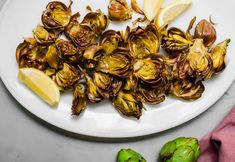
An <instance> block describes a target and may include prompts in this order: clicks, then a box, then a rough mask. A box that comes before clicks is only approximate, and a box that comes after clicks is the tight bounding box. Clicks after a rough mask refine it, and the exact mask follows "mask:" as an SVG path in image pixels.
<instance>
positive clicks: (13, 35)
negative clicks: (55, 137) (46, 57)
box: [0, 0, 235, 138]
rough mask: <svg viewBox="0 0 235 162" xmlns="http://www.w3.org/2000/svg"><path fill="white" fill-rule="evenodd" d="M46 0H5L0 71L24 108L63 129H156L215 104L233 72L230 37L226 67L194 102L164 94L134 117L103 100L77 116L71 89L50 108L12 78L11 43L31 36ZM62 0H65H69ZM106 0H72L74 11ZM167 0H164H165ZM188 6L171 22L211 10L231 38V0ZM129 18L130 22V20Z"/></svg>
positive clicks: (116, 134) (127, 133)
mask: <svg viewBox="0 0 235 162" xmlns="http://www.w3.org/2000/svg"><path fill="white" fill-rule="evenodd" d="M48 2H49V0H33V1H32V0H20V1H19V0H8V1H7V3H6V4H5V5H4V7H3V9H2V11H1V14H0V35H1V38H0V47H1V52H0V58H1V60H0V74H1V78H2V80H3V82H4V84H5V85H6V87H7V88H8V90H9V91H10V92H11V94H12V95H13V96H14V97H15V98H16V100H17V101H19V102H20V103H21V104H22V105H23V106H24V107H25V108H26V109H27V110H29V111H30V112H32V113H33V114H35V115H36V116H38V117H39V118H41V119H43V120H44V121H46V122H48V123H50V124H52V125H54V126H56V127H58V128H61V129H64V130H67V131H70V132H73V133H77V134H83V135H89V136H96V137H111V138H123V137H134V136H142V135H148V134H153V133H157V132H160V131H163V130H166V129H169V128H172V127H175V126H178V125H180V124H182V123H185V122H187V121H188V120H190V119H192V118H194V117H196V116H198V115H199V114H201V113H202V112H204V111H205V110H207V109H208V108H209V107H210V106H211V105H212V104H214V103H215V102H216V101H217V100H218V99H219V98H220V97H221V96H222V95H223V94H224V93H225V92H226V90H227V89H228V87H229V86H230V84H231V83H232V81H233V80H234V77H235V72H234V70H235V54H234V53H235V49H234V47H235V46H232V43H233V42H232V43H231V45H230V47H229V49H228V54H227V68H226V69H225V71H224V72H223V73H221V74H220V75H219V76H218V77H216V78H214V79H213V80H210V81H206V82H205V86H206V91H205V93H204V94H203V96H202V98H200V99H199V100H197V101H194V102H184V101H181V100H175V99H171V98H167V100H166V101H165V102H164V103H162V104H160V105H158V106H153V107H149V106H146V107H147V109H148V110H147V111H144V112H143V116H142V117H141V119H140V120H139V121H136V120H132V119H126V118H123V117H121V116H120V114H119V113H117V111H116V110H115V109H114V108H113V106H112V105H111V104H110V103H108V102H105V103H102V104H95V105H89V107H88V109H87V110H86V111H85V112H84V113H83V114H82V115H81V117H79V118H73V117H72V116H71V111H70V106H71V101H72V95H71V93H68V94H67V95H63V96H62V99H61V102H60V104H59V106H58V108H51V107H49V106H48V105H47V104H45V103H44V102H42V101H41V100H40V99H39V98H38V97H37V96H36V95H34V94H33V93H32V92H31V91H30V90H29V89H27V88H26V87H25V86H24V85H22V84H21V83H19V82H18V80H17V71H18V67H17V63H16V61H15V49H16V47H17V45H18V44H19V43H20V42H21V41H22V38H23V37H30V36H32V33H31V31H32V29H33V28H34V27H35V26H36V25H37V24H38V23H40V16H41V13H42V11H43V9H44V8H45V6H46V4H47V3H48ZM63 2H65V3H68V0H67V1H66V0H64V1H63ZM108 2H109V0H99V1H97V0H86V1H85V0H74V4H73V12H76V11H80V12H81V14H82V16H83V15H84V14H85V12H87V11H86V10H85V8H86V6H87V5H90V6H91V7H92V8H93V9H99V8H101V9H102V10H103V11H104V12H107V5H108ZM166 2H169V1H166ZM193 3H194V4H193V6H192V7H191V8H190V9H189V10H188V11H187V12H186V13H185V14H184V15H182V16H181V17H180V18H179V19H178V20H176V21H175V22H174V24H173V25H176V26H179V27H183V28H184V29H185V28H186V27H187V25H188V22H189V20H190V19H191V18H192V17H193V16H195V15H196V16H197V17H198V20H199V19H202V18H209V16H212V18H213V21H215V22H216V23H218V25H216V29H217V33H218V41H223V40H224V39H225V38H227V37H230V38H232V41H233V40H235V37H234V36H235V30H234V29H235V22H234V21H233V20H234V16H233V15H234V14H235V12H234V8H235V1H230V0H224V1H215V0H206V1H205V0H194V2H193ZM129 24H130V22H129ZM126 25H127V23H122V24H115V25H111V26H110V27H111V28H115V29H119V30H120V29H124V28H125V27H126Z"/></svg>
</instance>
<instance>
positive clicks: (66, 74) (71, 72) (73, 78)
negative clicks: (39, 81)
mask: <svg viewBox="0 0 235 162" xmlns="http://www.w3.org/2000/svg"><path fill="white" fill-rule="evenodd" d="M80 78H81V74H80V71H79V70H77V68H75V67H74V66H72V65H70V64H67V63H63V68H62V69H61V70H59V71H57V72H56V73H55V75H53V76H52V79H53V80H54V81H55V83H56V84H57V85H58V87H59V88H60V89H61V90H64V89H66V88H70V87H71V86H73V85H74V84H75V83H76V82H77V81H78V80H79V79H80Z"/></svg>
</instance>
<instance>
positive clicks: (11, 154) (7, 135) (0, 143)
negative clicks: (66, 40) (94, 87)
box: [0, 0, 235, 162]
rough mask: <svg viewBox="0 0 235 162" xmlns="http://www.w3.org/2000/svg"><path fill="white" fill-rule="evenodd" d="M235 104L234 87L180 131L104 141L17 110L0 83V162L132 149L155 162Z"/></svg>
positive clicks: (65, 159)
mask: <svg viewBox="0 0 235 162" xmlns="http://www.w3.org/2000/svg"><path fill="white" fill-rule="evenodd" d="M3 2H4V0H0V6H2V4H3ZM234 104H235V83H233V85H232V86H231V87H230V89H229V90H228V91H227V92H226V94H225V95H224V96H223V97H222V98H221V99H220V100H219V101H218V102H217V103H216V104H215V105H213V106H212V107H211V108H210V109H209V110H207V111H206V112H205V113H203V114H202V115H200V116H198V117H197V118H195V119H193V120H191V121H189V122H187V123H185V124H183V125H181V126H179V127H176V128H174V129H171V130H168V131H165V132H162V133H158V134H155V135H151V136H148V137H142V138H135V139H126V140H115V141H113V140H112V141H111V140H109V141H107V140H105V139H89V138H87V137H82V136H75V135H70V134H68V133H66V132H63V131H61V130H57V129H56V128H54V127H52V126H49V125H47V124H45V123H44V122H42V121H40V120H39V119H37V118H36V117H35V116H34V115H32V114H30V113H29V112H27V111H26V110H25V109H24V108H23V107H22V106H20V105H19V104H18V102H17V101H16V100H15V99H14V98H13V97H12V96H11V94H10V93H9V92H8V91H7V89H6V88H5V86H4V84H3V83H2V81H0V110H1V111H0V162H32V161H33V162H42V161H43V162H47V161H48V162H49V161H50V162H51V161H56V162H75V161H76V162H85V161H86V162H97V161H98V162H115V158H116V154H117V152H118V150H119V149H121V148H133V149H135V150H136V151H138V152H140V153H142V155H143V156H144V157H145V158H146V160H147V161H148V162H154V161H157V158H158V153H159V150H160V148H161V146H162V145H163V144H164V143H165V142H166V141H168V140H171V139H174V138H176V137H179V136H194V137H197V138H201V137H202V136H204V135H205V134H206V133H208V132H210V131H211V130H213V129H214V128H215V127H216V125H217V124H218V123H219V122H220V121H221V120H222V119H223V118H224V117H225V115H226V114H227V113H228V112H229V111H230V109H231V108H232V106H233V105H234Z"/></svg>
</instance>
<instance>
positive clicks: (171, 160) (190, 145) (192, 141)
mask: <svg viewBox="0 0 235 162" xmlns="http://www.w3.org/2000/svg"><path fill="white" fill-rule="evenodd" d="M199 156H200V145H199V142H198V140H197V139H196V138H192V137H188V138H186V137H180V138H176V139H175V140H173V141H169V142H167V143H166V144H165V145H164V146H163V147H162V149H161V151H160V158H161V160H162V161H163V162H196V161H197V159H198V158H199Z"/></svg>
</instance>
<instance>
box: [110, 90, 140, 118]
mask: <svg viewBox="0 0 235 162" xmlns="http://www.w3.org/2000/svg"><path fill="white" fill-rule="evenodd" d="M112 102H113V105H114V107H115V108H116V109H117V110H118V111H119V112H120V113H121V114H122V115H124V116H127V117H135V118H137V119H139V118H140V116H141V115H142V109H143V104H142V103H141V102H140V101H139V100H138V99H137V97H136V96H135V95H134V93H133V92H124V91H119V92H118V94H117V95H116V96H115V97H114V98H113V99H112Z"/></svg>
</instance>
